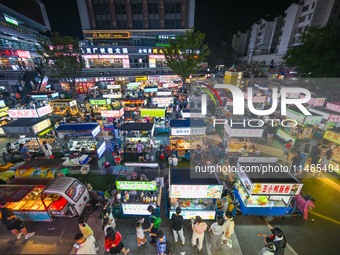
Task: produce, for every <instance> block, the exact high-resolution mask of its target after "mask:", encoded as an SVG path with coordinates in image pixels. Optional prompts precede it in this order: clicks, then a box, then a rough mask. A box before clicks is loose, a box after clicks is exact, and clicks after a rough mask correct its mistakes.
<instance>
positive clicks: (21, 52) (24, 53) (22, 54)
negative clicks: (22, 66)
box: [17, 50, 31, 58]
mask: <svg viewBox="0 0 340 255" xmlns="http://www.w3.org/2000/svg"><path fill="white" fill-rule="evenodd" d="M17 53H18V56H19V58H31V54H30V53H29V51H26V50H17Z"/></svg>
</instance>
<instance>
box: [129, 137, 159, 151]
mask: <svg viewBox="0 0 340 255" xmlns="http://www.w3.org/2000/svg"><path fill="white" fill-rule="evenodd" d="M149 140H150V139H149V138H147V137H140V138H136V137H127V138H126V139H125V146H124V153H136V145H137V144H138V141H141V143H142V145H143V146H144V149H143V151H144V152H150V151H151V146H150V144H149ZM154 143H155V145H154V146H153V148H154V149H155V148H156V149H157V148H159V145H160V144H161V140H154Z"/></svg>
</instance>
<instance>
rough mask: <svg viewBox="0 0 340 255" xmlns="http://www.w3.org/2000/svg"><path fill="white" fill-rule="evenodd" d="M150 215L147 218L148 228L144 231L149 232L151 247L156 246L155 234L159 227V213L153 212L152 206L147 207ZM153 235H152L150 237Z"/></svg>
mask: <svg viewBox="0 0 340 255" xmlns="http://www.w3.org/2000/svg"><path fill="white" fill-rule="evenodd" d="M147 210H148V211H149V212H150V213H151V215H150V218H149V222H150V227H149V228H148V229H145V232H150V236H151V241H150V244H152V245H156V235H155V234H156V233H157V231H158V227H159V224H160V222H159V219H160V218H159V212H158V211H156V210H155V208H154V207H153V206H152V205H149V206H148V209H147ZM152 234H154V235H152Z"/></svg>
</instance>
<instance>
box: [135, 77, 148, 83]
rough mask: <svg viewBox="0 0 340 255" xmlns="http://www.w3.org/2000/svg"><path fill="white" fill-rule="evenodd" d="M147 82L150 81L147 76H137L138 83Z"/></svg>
mask: <svg viewBox="0 0 340 255" xmlns="http://www.w3.org/2000/svg"><path fill="white" fill-rule="evenodd" d="M146 80H148V77H147V76H137V77H136V81H137V82H138V81H146Z"/></svg>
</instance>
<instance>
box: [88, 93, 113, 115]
mask: <svg viewBox="0 0 340 255" xmlns="http://www.w3.org/2000/svg"><path fill="white" fill-rule="evenodd" d="M90 105H91V109H92V111H93V112H94V115H95V117H96V119H101V118H102V114H101V111H107V110H111V107H112V106H111V99H110V98H100V97H99V98H92V99H90Z"/></svg>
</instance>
